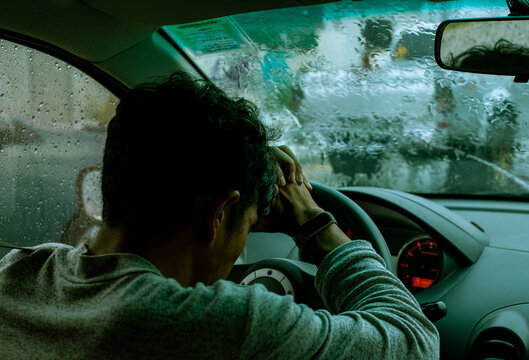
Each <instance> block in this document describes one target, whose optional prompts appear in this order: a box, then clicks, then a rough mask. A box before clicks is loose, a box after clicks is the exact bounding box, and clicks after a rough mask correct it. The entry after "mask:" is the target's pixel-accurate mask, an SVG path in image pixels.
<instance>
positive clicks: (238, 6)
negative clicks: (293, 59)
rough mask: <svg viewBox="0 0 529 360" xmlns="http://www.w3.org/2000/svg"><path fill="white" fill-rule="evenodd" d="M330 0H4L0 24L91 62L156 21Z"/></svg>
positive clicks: (134, 39) (137, 38) (140, 36)
mask: <svg viewBox="0 0 529 360" xmlns="http://www.w3.org/2000/svg"><path fill="white" fill-rule="evenodd" d="M326 2H331V1H329V0H252V1H240V0H225V1H218V0H198V1H197V0H195V1H175V0H150V1H144V0H115V1H108V0H84V1H81V0H46V1H42V0H2V2H1V3H2V11H1V12H0V28H2V29H3V30H4V33H5V30H7V31H10V32H13V33H16V34H21V35H23V36H26V37H29V38H34V39H38V40H40V41H43V42H45V43H48V44H51V45H54V46H56V47H59V48H61V49H63V50H65V51H67V52H69V53H70V54H72V55H75V56H77V57H80V58H82V59H85V60H88V61H90V62H95V63H97V62H101V61H104V60H107V59H109V58H111V57H113V56H115V55H117V54H119V53H121V52H123V51H124V50H127V49H129V48H131V47H133V46H134V45H136V44H138V43H139V42H141V41H142V40H144V39H145V38H147V37H148V36H150V35H151V34H152V33H153V32H154V31H155V30H156V29H157V28H158V27H159V26H161V25H167V24H179V23H186V22H192V21H199V20H204V19H210V18H215V17H220V16H226V15H232V14H237V13H244V12H250V11H258V10H268V9H274V8H284V7H293V6H304V5H313V4H318V3H326Z"/></svg>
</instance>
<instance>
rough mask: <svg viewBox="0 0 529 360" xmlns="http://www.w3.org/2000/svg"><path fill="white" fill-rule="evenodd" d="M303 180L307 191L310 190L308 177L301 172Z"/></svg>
mask: <svg viewBox="0 0 529 360" xmlns="http://www.w3.org/2000/svg"><path fill="white" fill-rule="evenodd" d="M303 182H304V183H305V186H306V187H307V189H309V191H312V185H311V184H310V182H309V179H307V177H306V176H305V174H303Z"/></svg>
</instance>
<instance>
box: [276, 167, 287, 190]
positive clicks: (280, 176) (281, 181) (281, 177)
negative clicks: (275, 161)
mask: <svg viewBox="0 0 529 360" xmlns="http://www.w3.org/2000/svg"><path fill="white" fill-rule="evenodd" d="M277 182H278V183H279V186H285V185H286V184H287V181H286V179H285V174H283V170H281V166H279V165H277Z"/></svg>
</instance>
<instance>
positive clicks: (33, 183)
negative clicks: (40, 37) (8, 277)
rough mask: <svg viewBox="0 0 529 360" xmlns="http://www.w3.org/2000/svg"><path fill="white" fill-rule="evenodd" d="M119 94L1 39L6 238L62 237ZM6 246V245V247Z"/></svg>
mask: <svg viewBox="0 0 529 360" xmlns="http://www.w3.org/2000/svg"><path fill="white" fill-rule="evenodd" d="M117 102H118V99H117V98H116V97H115V96H114V95H113V94H112V93H110V92H109V91H108V90H107V89H105V88H104V87H102V86H101V85H100V84H99V83H97V82H96V81H94V80H93V79H92V78H90V77H89V76H87V75H86V74H84V73H83V72H81V71H79V70H78V69H76V68H75V67H73V66H71V65H69V64H67V63H65V62H63V61H60V60H57V59H55V58H54V57H52V56H49V55H46V54H44V53H41V52H39V51H36V50H33V49H31V48H28V47H25V46H21V45H17V44H15V43H12V42H9V41H6V40H0V169H1V171H0V229H2V230H1V232H0V239H1V240H3V241H8V242H12V243H14V244H17V245H26V246H28V245H36V244H40V243H43V242H61V241H63V240H64V237H65V235H66V233H67V232H68V231H69V229H70V228H71V226H70V225H71V224H72V223H75V221H76V219H77V220H79V219H78V217H79V214H80V212H81V211H82V208H81V207H82V206H81V205H82V204H81V199H80V196H79V194H80V193H79V191H80V188H79V184H78V182H79V176H80V174H81V173H82V172H83V171H84V170H85V169H86V168H94V167H98V166H99V164H100V162H101V160H102V153H103V146H104V142H105V138H106V126H107V123H108V122H109V120H110V119H111V118H112V116H113V115H114V113H115V108H116V105H117ZM2 254H3V253H2Z"/></svg>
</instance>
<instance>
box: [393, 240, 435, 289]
mask: <svg viewBox="0 0 529 360" xmlns="http://www.w3.org/2000/svg"><path fill="white" fill-rule="evenodd" d="M442 261H443V253H442V251H441V249H440V248H439V246H438V245H437V242H436V241H435V240H433V239H431V238H429V237H421V238H419V239H414V240H412V241H411V242H409V243H408V244H407V245H406V246H405V247H404V248H402V250H401V251H400V254H399V259H398V262H397V275H398V277H399V279H400V280H401V281H402V282H403V283H404V285H406V287H407V288H408V289H409V290H410V291H411V292H412V293H415V292H417V291H419V290H422V289H426V288H427V287H429V286H430V285H432V284H433V283H434V282H435V280H437V276H438V275H439V272H440V271H441V265H442Z"/></svg>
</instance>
